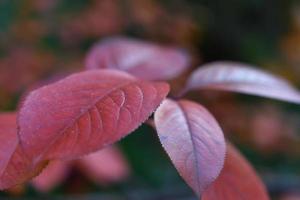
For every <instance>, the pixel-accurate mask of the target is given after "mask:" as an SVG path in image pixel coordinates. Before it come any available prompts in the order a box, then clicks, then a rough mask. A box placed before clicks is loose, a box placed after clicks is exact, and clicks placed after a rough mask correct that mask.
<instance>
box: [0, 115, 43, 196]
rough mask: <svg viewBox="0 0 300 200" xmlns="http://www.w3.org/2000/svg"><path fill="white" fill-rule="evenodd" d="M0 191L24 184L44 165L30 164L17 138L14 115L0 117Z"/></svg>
mask: <svg viewBox="0 0 300 200" xmlns="http://www.w3.org/2000/svg"><path fill="white" fill-rule="evenodd" d="M0 127H1V128H0V141H1V145H0V189H1V190H3V189H7V188H9V187H12V186H14V185H17V184H19V183H22V182H24V181H25V180H27V179H29V178H31V177H33V176H35V175H36V174H37V173H39V172H40V171H41V169H42V168H43V167H44V166H45V164H46V163H44V162H41V163H32V162H31V160H29V159H28V158H27V156H26V154H24V152H23V149H22V148H21V146H20V145H19V140H18V137H17V126H16V114H15V113H6V114H1V115H0Z"/></svg>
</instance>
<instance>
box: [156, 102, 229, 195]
mask: <svg viewBox="0 0 300 200" xmlns="http://www.w3.org/2000/svg"><path fill="white" fill-rule="evenodd" d="M154 120H155V126H156V128H157V132H158V136H159V138H160V141H161V143H162V145H163V147H164V149H165V150H166V152H167V153H168V155H169V156H170V158H171V160H172V162H173V164H174V165H175V167H176V169H177V170H178V172H179V174H180V175H181V176H182V178H183V179H184V180H185V181H186V182H187V184H188V185H189V186H190V187H191V188H192V189H193V190H194V192H195V193H196V194H197V195H198V196H201V193H202V192H203V191H204V190H205V189H206V188H207V187H208V186H209V185H210V184H211V183H212V182H213V181H214V180H215V179H216V177H217V176H218V175H219V173H220V171H221V169H222V167H223V163H224V158H225V149H226V148H225V140H224V135H223V132H222V130H221V128H220V127H219V125H218V123H217V122H216V120H215V119H214V118H213V116H212V115H211V114H210V113H209V112H208V111H207V110H206V109H205V108H204V107H202V106H201V105H199V104H197V103H194V102H191V101H187V100H181V101H178V102H176V101H173V100H169V99H167V100H165V101H163V103H162V105H161V106H160V107H159V108H158V110H157V111H156V112H155V115H154Z"/></svg>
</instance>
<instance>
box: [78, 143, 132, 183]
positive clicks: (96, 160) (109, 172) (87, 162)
mask: <svg viewBox="0 0 300 200" xmlns="http://www.w3.org/2000/svg"><path fill="white" fill-rule="evenodd" d="M77 166H79V168H80V169H81V171H82V172H83V173H84V174H86V176H87V177H88V178H89V179H90V180H92V181H94V182H95V183H97V184H100V185H107V184H110V183H115V182H119V181H122V180H124V179H125V178H127V177H128V176H129V174H130V169H129V166H128V163H127V161H126V160H125V158H124V156H123V154H122V152H121V151H120V150H119V149H118V148H116V147H114V146H112V147H109V148H105V149H103V150H101V151H97V152H95V153H93V154H90V155H88V156H85V157H83V158H82V159H80V160H78V161H77Z"/></svg>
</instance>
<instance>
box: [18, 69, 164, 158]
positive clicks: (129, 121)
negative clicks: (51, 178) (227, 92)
mask: <svg viewBox="0 0 300 200" xmlns="http://www.w3.org/2000/svg"><path fill="white" fill-rule="evenodd" d="M168 91H169V86H168V84H166V83H151V82H145V81H140V80H137V79H135V78H134V77H132V76H130V75H128V74H126V73H125V72H120V71H117V70H97V71H94V70H93V71H85V72H81V73H77V74H74V75H71V76H69V77H67V78H65V79H63V80H61V81H58V82H56V83H53V84H50V85H48V86H44V87H42V88H40V89H37V90H35V91H33V92H31V93H30V94H29V95H28V97H27V98H26V99H25V101H24V102H23V104H22V106H21V109H20V112H19V117H18V126H19V137H20V142H21V145H22V147H23V149H24V151H25V152H26V154H27V155H28V156H30V157H31V158H32V159H34V160H35V162H38V161H39V160H51V159H58V158H65V159H69V158H70V159H72V158H77V157H78V156H82V155H85V154H87V153H91V152H94V151H96V150H99V149H101V148H102V147H104V146H106V145H109V144H112V143H114V142H116V141H118V140H119V139H121V138H122V137H124V136H126V135H127V134H129V133H130V132H132V131H133V130H134V129H136V128H137V127H138V126H139V125H140V124H141V123H142V122H144V121H145V120H146V119H147V118H148V117H149V115H150V114H151V113H152V112H153V111H154V110H155V109H156V107H158V105H159V104H160V103H161V101H162V100H163V99H164V98H165V96H166V95H167V93H168Z"/></svg>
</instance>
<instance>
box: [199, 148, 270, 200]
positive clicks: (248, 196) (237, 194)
mask: <svg viewBox="0 0 300 200" xmlns="http://www.w3.org/2000/svg"><path fill="white" fill-rule="evenodd" d="M202 199H203V200H240V199H243V200H253V199H259V200H268V199H269V197H268V194H267V191H266V189H265V186H264V184H263V183H262V181H261V180H260V179H259V177H258V176H257V175H256V173H255V171H254V169H253V168H252V167H251V165H250V164H249V163H248V161H247V160H246V159H245V158H244V157H243V156H242V155H241V154H240V153H239V152H238V151H237V150H236V149H235V148H234V147H233V146H231V145H227V157H226V159H225V165H224V168H223V170H222V172H221V174H220V176H219V177H218V178H217V180H216V181H215V182H214V183H213V184H212V185H211V186H209V188H208V189H207V190H206V191H205V192H204V193H203V196H202Z"/></svg>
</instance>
